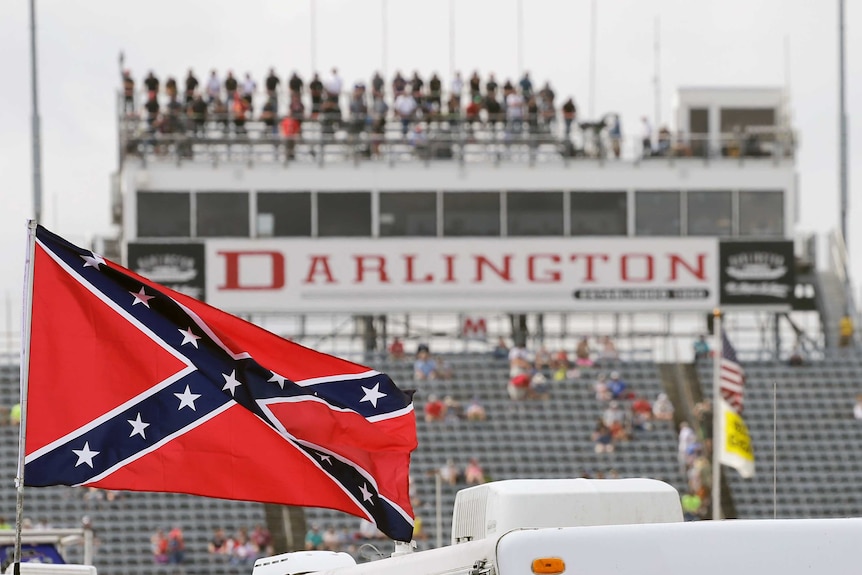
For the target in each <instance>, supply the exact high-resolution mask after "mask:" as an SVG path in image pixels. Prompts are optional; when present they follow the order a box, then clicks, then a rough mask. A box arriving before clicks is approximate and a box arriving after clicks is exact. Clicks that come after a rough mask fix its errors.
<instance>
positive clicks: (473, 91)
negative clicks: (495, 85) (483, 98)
mask: <svg viewBox="0 0 862 575" xmlns="http://www.w3.org/2000/svg"><path fill="white" fill-rule="evenodd" d="M481 84H482V81H481V80H480V79H479V74H477V73H476V72H473V75H472V76H470V96H471V97H474V96H477V95H478V94H479V93H480V92H481Z"/></svg>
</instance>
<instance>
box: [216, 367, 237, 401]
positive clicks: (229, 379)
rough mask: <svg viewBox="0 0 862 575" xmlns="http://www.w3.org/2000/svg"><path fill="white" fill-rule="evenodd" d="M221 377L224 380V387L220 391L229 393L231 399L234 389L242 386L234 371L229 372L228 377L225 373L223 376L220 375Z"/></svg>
mask: <svg viewBox="0 0 862 575" xmlns="http://www.w3.org/2000/svg"><path fill="white" fill-rule="evenodd" d="M221 376H222V377H223V378H224V387H223V388H221V390H222V391H230V396H231V397H233V395H234V390H235V389H236V388H238V387H239V386H240V385H242V384H241V383H240V382H239V381H237V379H236V370H233V371H231V372H230V375H228V374H227V373H223V374H221Z"/></svg>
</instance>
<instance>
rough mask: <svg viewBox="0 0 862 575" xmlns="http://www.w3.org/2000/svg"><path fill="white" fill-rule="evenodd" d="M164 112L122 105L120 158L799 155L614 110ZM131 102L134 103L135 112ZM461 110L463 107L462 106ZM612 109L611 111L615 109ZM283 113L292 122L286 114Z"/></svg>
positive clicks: (756, 132)
mask: <svg viewBox="0 0 862 575" xmlns="http://www.w3.org/2000/svg"><path fill="white" fill-rule="evenodd" d="M161 109H162V110H166V111H163V112H159V113H157V114H147V113H139V112H137V111H135V110H134V109H126V108H124V107H123V100H122V98H121V99H120V108H119V110H120V114H119V118H118V126H119V141H120V159H121V162H122V161H125V160H126V159H128V158H132V157H134V158H139V159H140V160H142V161H143V162H150V161H153V162H165V161H167V162H174V163H185V162H208V163H212V164H219V163H224V162H237V161H239V162H246V163H249V164H255V163H259V162H262V163H283V164H285V165H289V164H291V163H294V162H297V163H306V164H309V163H315V164H319V165H324V164H326V163H344V162H353V163H360V162H363V161H371V160H377V161H384V162H388V163H391V164H395V163H399V162H405V161H413V162H415V161H420V162H425V163H431V162H450V163H453V162H454V163H458V164H465V163H477V162H485V163H488V162H490V163H500V162H521V163H528V164H530V165H533V164H536V163H545V162H558V163H559V162H562V163H564V164H569V163H573V162H578V161H580V160H593V161H597V162H599V163H602V164H603V163H606V162H608V163H613V162H617V161H626V162H629V163H636V164H639V163H641V162H656V161H659V160H664V161H665V162H669V163H671V164H672V163H674V162H677V161H692V160H697V161H701V162H705V163H709V162H711V161H718V160H732V161H737V162H739V163H744V162H746V161H763V160H764V159H768V160H772V161H773V162H774V163H778V162H779V161H781V160H784V159H790V158H793V155H794V152H795V142H794V135H793V133H792V131H790V130H785V129H778V128H775V129H773V128H756V129H755V128H752V129H744V130H739V131H737V132H735V133H729V134H720V135H718V136H717V137H710V136H708V135H705V134H702V135H701V134H672V133H670V132H667V131H662V132H660V133H659V135H658V137H657V138H655V140H654V141H650V142H649V144H648V145H647V144H646V143H645V140H644V139H643V138H638V137H626V136H622V135H619V134H618V133H617V132H615V131H614V129H613V128H612V126H613V124H612V123H611V122H610V121H609V120H607V118H606V119H603V120H600V121H598V122H575V121H572V122H571V123H570V125H568V126H567V122H566V121H565V120H563V119H561V114H559V113H557V112H554V113H553V114H547V113H541V112H540V113H535V114H530V113H526V114H525V115H524V116H523V117H520V118H507V117H506V115H505V112H503V113H500V114H491V115H489V114H488V112H487V110H482V111H480V112H479V113H478V114H477V115H475V116H473V117H467V116H466V115H465V114H463V113H456V114H450V113H447V112H442V111H437V110H430V111H425V112H422V111H417V112H416V113H414V114H411V115H410V116H409V117H400V116H398V115H397V114H395V113H394V112H392V111H391V110H390V111H388V112H387V113H386V114H385V115H382V116H381V115H375V114H373V113H361V114H342V112H341V110H340V109H338V110H335V111H330V112H325V111H324V112H320V113H314V114H305V113H303V114H301V115H299V114H297V115H293V116H291V115H290V114H286V115H278V113H276V114H268V117H262V116H261V114H258V115H256V116H253V115H251V114H246V115H244V116H243V117H241V118H240V117H235V116H234V115H233V113H232V112H230V111H228V112H219V113H215V112H210V111H208V112H207V113H205V114H198V115H195V114H193V113H189V112H188V109H187V108H186V107H185V106H184V105H182V104H178V105H173V106H172V107H170V108H166V107H164V106H163V107H162V108H161ZM127 110H128V111H127ZM462 111H463V110H462ZM609 116H612V115H609ZM285 121H287V122H286V123H285Z"/></svg>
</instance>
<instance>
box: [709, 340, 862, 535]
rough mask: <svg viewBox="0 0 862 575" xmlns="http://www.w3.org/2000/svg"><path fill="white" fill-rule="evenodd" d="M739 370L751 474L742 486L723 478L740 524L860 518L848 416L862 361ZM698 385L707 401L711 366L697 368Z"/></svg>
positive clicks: (855, 444) (857, 464)
mask: <svg viewBox="0 0 862 575" xmlns="http://www.w3.org/2000/svg"><path fill="white" fill-rule="evenodd" d="M744 367H745V370H746V386H745V412H744V416H745V421H746V424H747V425H748V427H749V432H750V434H751V438H752V442H753V444H754V449H755V458H756V466H757V469H756V475H755V477H754V478H752V479H747V480H746V479H742V478H741V477H739V475H738V474H737V473H736V472H734V471H733V470H729V471H727V472H726V473H725V477H726V478H728V479H729V481H730V485H731V488H732V490H733V497H734V501H735V503H736V508H737V512H738V514H739V517H740V518H764V519H765V518H771V517H773V516H776V517H779V518H792V517H858V516H862V489H860V488H859V486H858V479H859V477H860V474H862V425H860V424H862V422H860V421H856V420H854V419H853V413H852V412H853V401H854V398H855V397H856V394H857V393H859V390H860V385H862V383H860V382H862V378H860V376H862V359H860V358H859V357H857V356H856V355H853V354H851V353H850V352H848V353H846V354H831V355H827V356H826V358H825V359H824V360H822V361H818V362H816V363H811V364H809V365H807V366H804V367H789V366H787V365H786V364H784V363H776V362H755V363H748V364H745V365H744ZM700 380H701V382H702V384H703V387H704V392H705V393H710V390H711V389H712V387H711V382H712V377H711V371H710V368H709V366H707V365H704V366H701V368H700ZM773 383H774V384H775V385H774V388H775V389H774V394H773ZM773 395H774V396H775V402H774V405H775V406H776V407H777V410H775V409H773ZM776 411H777V417H776V418H775V419H773V414H774V413H775V412H776ZM774 427H777V434H773V429H774ZM773 445H777V457H776V458H775V459H776V461H777V466H775V465H773V457H774V455H775V454H776V453H775V450H774V448H773ZM776 469H777V474H775V476H776V481H775V486H774V488H775V494H776V497H775V498H773V474H774V472H775V471H776Z"/></svg>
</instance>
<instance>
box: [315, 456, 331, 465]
mask: <svg viewBox="0 0 862 575" xmlns="http://www.w3.org/2000/svg"><path fill="white" fill-rule="evenodd" d="M317 456H318V457H319V458H320V460H321V461H323V462H324V463H328V464H330V465H332V456H331V455H326V454H325V453H318V454H317Z"/></svg>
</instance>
